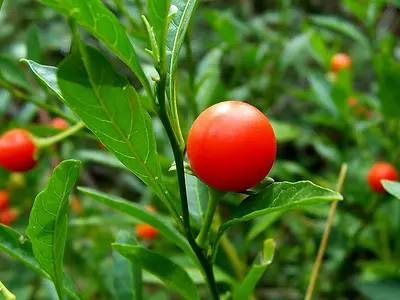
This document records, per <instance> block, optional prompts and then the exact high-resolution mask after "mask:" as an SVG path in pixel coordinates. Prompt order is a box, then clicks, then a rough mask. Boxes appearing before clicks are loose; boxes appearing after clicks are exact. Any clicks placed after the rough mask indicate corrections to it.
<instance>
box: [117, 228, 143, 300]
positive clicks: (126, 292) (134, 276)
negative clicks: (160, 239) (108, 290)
mask: <svg viewBox="0 0 400 300" xmlns="http://www.w3.org/2000/svg"><path fill="white" fill-rule="evenodd" d="M116 242H117V243H118V244H128V245H132V246H134V245H137V241H136V240H135V239H134V238H133V237H132V235H131V234H130V233H129V232H128V231H120V232H119V233H118V236H117V240H116ZM112 258H113V264H112V268H111V275H112V281H113V286H114V297H115V299H142V271H141V269H140V267H139V265H138V264H137V262H134V261H129V260H128V259H126V258H125V257H124V256H122V255H121V254H119V253H118V252H117V251H115V250H113V253H112Z"/></svg>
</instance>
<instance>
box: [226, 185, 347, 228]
mask: <svg viewBox="0 0 400 300" xmlns="http://www.w3.org/2000/svg"><path fill="white" fill-rule="evenodd" d="M338 200H343V197H342V195H340V194H339V193H336V192H334V191H332V190H329V189H326V188H323V187H319V186H317V185H315V184H314V183H312V182H311V181H299V182H295V183H291V182H277V183H273V184H271V185H269V186H268V187H267V188H266V189H265V190H264V191H262V192H260V193H258V194H255V195H252V196H249V197H247V198H246V199H245V200H243V201H242V203H240V205H239V206H238V207H237V208H236V209H235V210H234V211H233V213H232V216H231V217H230V218H229V220H228V221H226V222H225V224H223V225H222V227H223V228H227V227H229V226H232V225H234V224H237V223H241V222H245V221H248V220H250V219H252V218H254V217H257V216H261V215H266V214H269V213H273V212H278V211H287V210H289V209H294V208H301V207H303V206H306V205H311V204H319V203H324V202H329V201H338Z"/></svg>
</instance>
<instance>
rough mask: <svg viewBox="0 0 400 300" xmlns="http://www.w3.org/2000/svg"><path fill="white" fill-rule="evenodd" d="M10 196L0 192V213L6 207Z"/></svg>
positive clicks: (5, 192)
mask: <svg viewBox="0 0 400 300" xmlns="http://www.w3.org/2000/svg"><path fill="white" fill-rule="evenodd" d="M9 202H10V195H9V194H8V192H7V191H2V190H0V212H1V211H2V210H4V209H6V208H7V207H8V203H9Z"/></svg>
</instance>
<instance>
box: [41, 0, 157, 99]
mask: <svg viewBox="0 0 400 300" xmlns="http://www.w3.org/2000/svg"><path fill="white" fill-rule="evenodd" d="M39 1H40V2H42V3H43V4H46V5H48V6H50V7H52V8H53V9H55V10H57V11H59V12H61V13H62V14H64V15H66V16H67V17H72V18H74V19H75V20H76V21H77V22H78V23H79V24H80V25H81V26H83V27H84V28H85V29H87V30H88V31H89V32H90V33H91V34H93V35H94V36H95V37H96V38H97V39H99V40H100V41H101V42H102V43H104V45H105V46H106V47H108V48H109V49H110V50H111V51H112V52H114V53H115V54H116V55H117V56H118V57H119V58H120V59H121V60H122V61H123V62H124V63H125V64H126V65H127V66H128V67H129V68H130V69H131V70H132V72H133V73H135V75H136V76H137V77H138V79H139V81H140V82H141V83H142V85H143V87H144V88H145V90H146V91H147V93H148V94H149V95H152V89H151V87H150V83H149V81H148V80H147V78H146V75H145V74H144V72H143V70H142V68H141V66H140V64H139V60H138V58H137V56H136V53H135V49H134V48H133V46H132V44H131V42H130V40H129V38H128V36H127V34H126V33H125V29H124V27H123V26H122V24H121V23H120V22H119V20H118V18H117V17H116V16H115V15H114V14H112V13H111V12H110V11H109V10H108V9H107V7H106V6H105V5H104V4H103V3H102V1H100V0H85V1H76V0H63V1H60V0H39Z"/></svg>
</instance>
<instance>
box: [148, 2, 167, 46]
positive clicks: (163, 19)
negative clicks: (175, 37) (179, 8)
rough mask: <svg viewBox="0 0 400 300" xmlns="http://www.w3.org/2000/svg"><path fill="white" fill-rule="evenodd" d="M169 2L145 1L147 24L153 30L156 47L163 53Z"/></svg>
mask: <svg viewBox="0 0 400 300" xmlns="http://www.w3.org/2000/svg"><path fill="white" fill-rule="evenodd" d="M170 6H171V0H147V11H148V15H149V22H150V24H151V25H152V26H153V28H154V32H155V36H156V40H157V42H158V47H159V49H161V51H165V42H166V41H165V37H166V33H167V29H168V28H167V25H168V24H167V19H168V12H169V8H170Z"/></svg>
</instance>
